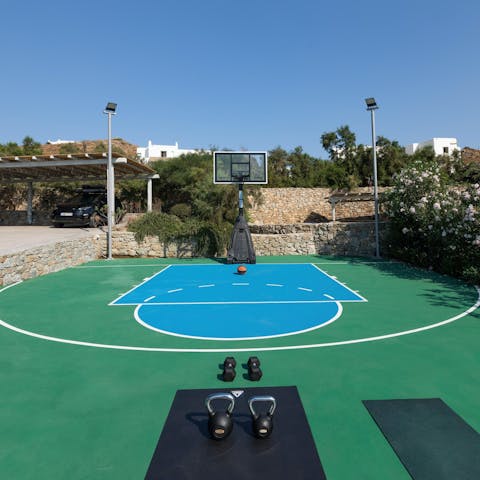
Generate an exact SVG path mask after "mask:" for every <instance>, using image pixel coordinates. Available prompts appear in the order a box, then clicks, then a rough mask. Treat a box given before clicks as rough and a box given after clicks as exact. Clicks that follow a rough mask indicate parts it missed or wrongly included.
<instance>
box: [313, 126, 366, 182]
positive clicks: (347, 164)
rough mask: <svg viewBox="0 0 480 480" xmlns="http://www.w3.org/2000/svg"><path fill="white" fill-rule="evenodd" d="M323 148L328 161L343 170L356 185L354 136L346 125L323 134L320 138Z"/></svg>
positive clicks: (356, 171)
mask: <svg viewBox="0 0 480 480" xmlns="http://www.w3.org/2000/svg"><path fill="white" fill-rule="evenodd" d="M320 140H321V143H322V146H323V148H324V149H325V150H326V151H327V152H328V154H329V157H330V160H332V161H333V162H335V163H336V164H337V165H340V166H341V167H343V168H344V169H345V171H346V172H347V175H349V176H351V177H352V181H353V183H357V181H356V180H355V177H358V176H359V175H358V170H357V162H356V153H357V151H356V136H355V133H353V132H352V131H351V130H350V127H349V126H348V125H342V126H340V127H338V128H337V129H336V130H335V131H334V132H325V133H323V134H322V136H321V137H320Z"/></svg>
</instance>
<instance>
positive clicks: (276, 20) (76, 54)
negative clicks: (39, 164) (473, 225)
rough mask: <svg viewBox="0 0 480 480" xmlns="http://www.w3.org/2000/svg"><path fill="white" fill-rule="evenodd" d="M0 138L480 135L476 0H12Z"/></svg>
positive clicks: (189, 143)
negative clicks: (348, 132) (370, 108)
mask: <svg viewBox="0 0 480 480" xmlns="http://www.w3.org/2000/svg"><path fill="white" fill-rule="evenodd" d="M1 4H2V17H3V20H2V42H1V45H0V53H1V58H2V74H1V75H0V92H1V94H0V95H1V97H0V98H1V101H0V118H1V124H0V125H1V127H0V143H5V142H7V141H16V142H19V143H20V142H21V141H22V139H23V137H24V136H25V135H31V136H33V137H34V138H35V139H36V140H38V141H41V142H42V143H43V142H45V141H46V140H47V139H57V138H62V139H74V140H83V139H98V138H106V118H105V115H103V114H102V111H103V108H104V106H105V104H106V102H107V101H113V102H116V103H118V114H117V115H116V117H115V118H114V123H113V136H115V137H122V138H124V139H126V140H128V141H130V142H133V143H136V144H139V145H146V143H147V141H148V140H149V139H151V140H152V141H153V142H154V143H167V144H168V143H174V142H175V141H178V142H179V143H180V147H184V148H201V147H205V148H208V147H209V146H212V145H215V146H217V147H220V148H223V147H226V148H233V149H237V148H248V149H271V148H274V147H276V146H279V145H280V146H282V147H283V148H285V149H287V150H289V149H292V148H294V147H296V146H298V145H300V146H302V147H303V148H304V150H305V151H306V152H308V153H310V154H312V155H314V156H321V157H322V158H326V153H325V152H324V151H323V149H322V148H321V145H320V136H321V134H322V133H323V132H326V131H332V130H335V129H336V128H337V127H339V126H340V125H345V124H347V125H349V126H350V128H351V129H352V130H353V131H354V132H355V133H356V135H357V141H358V142H359V143H370V141H371V140H370V117H369V113H368V112H366V111H365V106H364V98H365V97H369V96H374V97H375V98H376V99H377V102H378V103H379V105H380V110H378V112H377V117H376V119H377V134H379V135H384V136H386V137H388V138H391V139H396V140H398V141H399V142H400V143H401V144H403V145H405V144H408V143H413V142H415V141H422V140H427V139H429V138H432V137H456V138H458V141H459V144H460V145H461V146H462V147H463V146H470V147H473V148H480V93H479V92H480V83H479V81H478V79H479V78H480V62H479V60H478V59H479V51H478V50H479V45H480V41H479V38H480V36H479V30H478V25H479V24H480V3H479V2H477V1H474V0H457V1H455V2H454V1H446V0H437V1H431V0H416V1H413V0H397V1H395V2H393V1H388V0H383V1H376V0H362V1H359V0H344V1H343V2H342V1H336V2H333V1H329V2H326V1H322V0H316V1H314V0H308V1H307V0H277V1H271V0H255V1H254V0H243V1H242V2H238V1H236V2H234V1H231V0H202V1H198V0H196V1H193V0H158V1H154V0H137V1H135V2H122V1H118V0H117V1H115V2H114V1H110V0H97V1H91V0H83V1H82V2H72V1H67V0H62V1H56V0H53V1H52V0H46V1H43V2H37V1H33V0H27V1H23V2H18V1H13V0H2V2H1Z"/></svg>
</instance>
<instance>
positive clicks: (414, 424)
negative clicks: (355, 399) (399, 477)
mask: <svg viewBox="0 0 480 480" xmlns="http://www.w3.org/2000/svg"><path fill="white" fill-rule="evenodd" d="M363 404H364V405H365V407H366V408H367V410H368V411H369V413H370V415H371V416H372V417H373V419H374V420H375V422H376V424H377V426H378V427H379V428H380V430H381V431H382V433H383V434H384V435H385V438H386V439H387V440H388V442H389V443H390V445H391V447H392V448H393V449H394V450H395V453H396V454H397V455H398V458H399V459H400V461H401V462H402V463H403V465H404V466H405V468H406V469H407V470H408V472H409V473H410V475H411V477H412V478H413V479H414V480H479V479H480V435H479V434H478V433H477V432H476V431H475V430H474V429H473V428H472V427H471V426H470V425H468V423H466V422H465V421H464V420H463V419H462V418H461V417H459V416H458V415H457V414H456V413H455V412H454V411H453V410H452V409H451V408H450V407H449V406H448V405H446V404H445V403H444V402H443V401H442V400H441V399H440V398H425V399H412V400H365V401H364V402H363Z"/></svg>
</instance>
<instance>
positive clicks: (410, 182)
mask: <svg viewBox="0 0 480 480" xmlns="http://www.w3.org/2000/svg"><path fill="white" fill-rule="evenodd" d="M451 175H452V172H451V166H449V167H448V168H445V164H443V165H442V164H441V163H440V162H439V160H438V159H434V160H429V161H425V160H418V161H414V162H412V163H411V164H410V165H409V166H407V167H406V168H405V169H404V170H402V172H401V173H400V174H398V175H397V176H396V177H395V179H394V185H393V189H392V191H391V192H389V193H388V194H387V196H386V201H385V210H386V213H387V215H388V216H389V219H390V228H389V235H388V243H389V250H390V253H391V254H392V255H393V256H395V257H397V258H399V259H402V260H405V261H408V262H410V263H413V264H415V265H418V266H421V267H426V268H431V269H434V270H437V271H439V272H442V273H446V274H449V275H454V276H459V277H461V278H464V279H466V280H468V281H471V282H474V283H478V284H480V185H479V184H478V183H474V184H469V185H462V186H459V185H457V186H455V185H453V184H452V183H451V182H450V178H451Z"/></svg>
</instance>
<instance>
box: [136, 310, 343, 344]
mask: <svg viewBox="0 0 480 480" xmlns="http://www.w3.org/2000/svg"><path fill="white" fill-rule="evenodd" d="M335 303H336V304H337V313H335V315H334V316H333V317H332V318H330V319H329V320H327V321H326V322H324V323H321V324H320V325H315V326H314V327H310V328H306V329H305V330H297V331H295V332H289V333H279V334H276V335H265V336H262V337H237V338H225V337H197V336H193V335H183V334H181V333H174V332H170V331H168V330H161V329H160V328H155V327H153V326H152V325H150V324H148V323H146V322H144V321H143V320H142V318H141V317H140V313H139V310H140V307H141V305H139V306H138V307H137V308H136V309H135V312H134V317H135V320H136V321H137V322H138V323H139V324H140V325H142V326H143V327H145V328H148V329H149V330H153V331H154V332H160V333H163V334H165V335H171V336H172V337H181V338H193V339H196V340H217V341H221V342H223V341H227V342H229V341H232V340H241V341H243V340H264V339H266V338H277V337H289V336H291V335H298V334H300V333H306V332H311V331H312V330H317V329H319V328H322V327H326V326H327V325H330V324H331V323H332V322H334V321H335V320H337V319H338V318H340V317H341V315H342V313H343V307H342V304H341V303H340V302H335ZM225 351H227V350H225Z"/></svg>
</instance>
